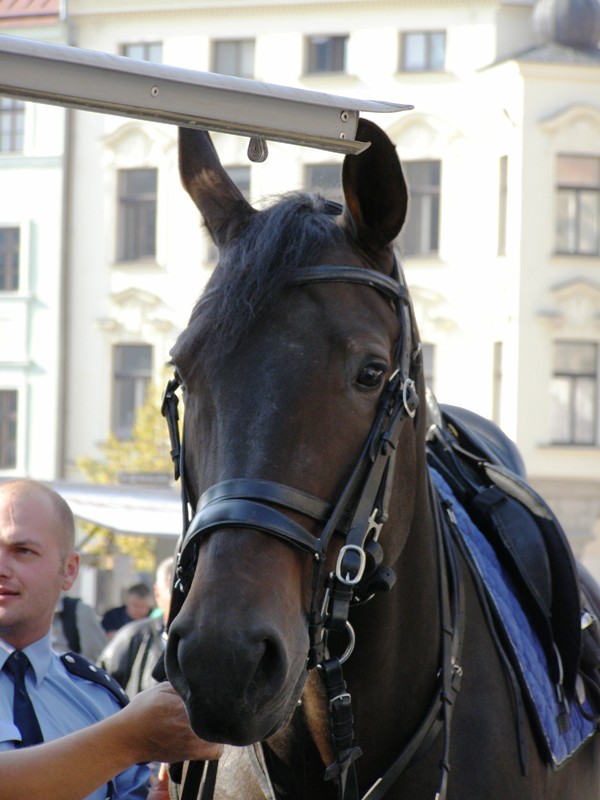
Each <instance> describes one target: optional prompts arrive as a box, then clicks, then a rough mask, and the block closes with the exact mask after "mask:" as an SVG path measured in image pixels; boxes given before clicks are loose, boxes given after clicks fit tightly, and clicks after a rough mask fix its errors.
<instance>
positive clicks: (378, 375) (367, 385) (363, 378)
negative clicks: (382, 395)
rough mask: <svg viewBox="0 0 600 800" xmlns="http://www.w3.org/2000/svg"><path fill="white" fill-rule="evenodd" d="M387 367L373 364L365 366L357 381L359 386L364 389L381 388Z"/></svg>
mask: <svg viewBox="0 0 600 800" xmlns="http://www.w3.org/2000/svg"><path fill="white" fill-rule="evenodd" d="M386 370H387V367H386V365H385V364H381V363H377V362H372V363H371V364H367V365H366V366H364V367H363V368H362V369H361V371H360V372H359V374H358V377H357V379H356V384H357V386H360V387H361V388H363V389H376V388H377V387H378V386H380V384H381V382H382V380H383V376H384V375H385V373H386Z"/></svg>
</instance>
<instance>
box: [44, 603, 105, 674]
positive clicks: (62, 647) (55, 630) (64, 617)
mask: <svg viewBox="0 0 600 800" xmlns="http://www.w3.org/2000/svg"><path fill="white" fill-rule="evenodd" d="M107 641H108V637H107V635H106V632H105V631H104V628H103V627H102V625H101V624H100V620H99V619H98V615H97V614H96V612H95V611H94V609H93V608H92V607H91V606H89V605H88V604H87V603H84V602H83V600H81V599H80V598H79V597H70V596H69V595H66V594H65V595H62V596H61V597H60V599H59V601H58V603H57V604H56V608H55V610H54V619H53V620H52V647H53V648H54V650H56V651H57V652H58V653H65V652H67V651H68V650H71V651H72V652H74V653H81V655H82V656H85V658H87V659H88V660H89V661H96V659H97V658H98V656H99V655H100V653H101V652H102V650H103V649H104V647H105V646H106V643H107Z"/></svg>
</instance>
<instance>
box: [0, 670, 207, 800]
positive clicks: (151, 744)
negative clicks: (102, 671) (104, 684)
mask: <svg viewBox="0 0 600 800" xmlns="http://www.w3.org/2000/svg"><path fill="white" fill-rule="evenodd" d="M221 752H222V746H221V745H213V744H208V743H207V742H204V741H202V740H201V739H199V738H198V737H197V736H196V735H195V734H194V733H192V731H191V729H190V727H189V724H188V721H187V715H186V713H185V708H184V705H183V703H182V701H181V699H180V698H179V696H178V695H177V694H176V693H175V692H174V691H173V689H171V688H170V686H169V685H168V684H165V683H162V684H159V685H157V686H154V687H152V688H151V689H148V690H147V691H145V692H142V693H141V694H139V695H136V697H135V698H134V699H133V700H132V702H131V703H130V705H128V706H127V707H126V708H124V709H123V710H122V711H119V712H118V713H117V714H113V715H112V716H111V717H108V718H107V719H104V720H102V722H98V723H96V724H95V725H92V726H90V727H89V728H84V729H83V730H80V731H77V732H76V733H72V734H69V736H64V737H63V738H61V739H56V740H55V741H53V742H47V743H46V744H41V745H37V746H36V747H29V748H26V749H24V750H12V751H6V752H2V753H0V800H45V799H46V798H47V797H48V787H49V786H51V787H52V798H53V800H81V798H82V797H85V796H87V795H88V794H91V792H93V791H94V789H97V788H98V787H99V786H101V785H102V784H103V783H106V782H107V781H108V780H110V779H111V778H112V777H114V776H115V775H117V774H118V773H119V772H122V771H123V770H125V769H127V768H128V767H130V766H131V765H132V764H136V763H140V762H146V761H185V760H189V759H215V758H219V756H220V755H221Z"/></svg>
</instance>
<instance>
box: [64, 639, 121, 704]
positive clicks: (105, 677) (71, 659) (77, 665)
mask: <svg viewBox="0 0 600 800" xmlns="http://www.w3.org/2000/svg"><path fill="white" fill-rule="evenodd" d="M60 660H61V661H62V663H63V665H64V667H65V669H66V670H67V672H70V673H71V675H77V677H78V678H84V679H85V680H86V681H91V682H92V683H97V684H98V685H100V686H103V687H104V688H105V689H107V690H108V691H109V692H110V693H111V694H112V695H113V696H114V697H115V698H116V700H117V702H118V703H119V705H120V706H121V707H122V708H123V707H124V706H126V705H127V704H128V703H129V698H128V697H127V692H126V691H125V689H123V688H122V686H120V685H119V683H118V682H117V681H116V680H115V679H114V678H113V677H112V676H111V675H109V674H108V672H106V671H105V670H103V669H102V667H98V666H96V664H93V663H92V662H91V661H88V660H87V658H84V657H83V656H82V655H80V654H79V653H64V654H63V655H62V656H61V657H60Z"/></svg>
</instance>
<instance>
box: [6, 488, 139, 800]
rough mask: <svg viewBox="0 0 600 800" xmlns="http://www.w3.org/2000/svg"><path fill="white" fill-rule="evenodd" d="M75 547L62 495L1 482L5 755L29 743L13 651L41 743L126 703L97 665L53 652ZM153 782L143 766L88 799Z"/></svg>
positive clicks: (134, 794) (135, 794)
mask: <svg viewBox="0 0 600 800" xmlns="http://www.w3.org/2000/svg"><path fill="white" fill-rule="evenodd" d="M74 544H75V526H74V522H73V514H72V513H71V510H70V508H69V506H68V505H67V503H66V502H65V501H64V500H63V499H62V498H61V497H60V495H58V494H56V492H54V491H52V490H51V489H50V488H48V487H47V486H44V485H43V484H41V483H38V482H36V481H31V480H17V481H10V482H8V483H3V484H0V751H2V750H10V749H13V748H15V747H21V746H26V745H27V744H30V743H31V742H30V741H29V740H28V739H27V737H28V736H29V735H30V734H26V733H25V731H24V730H20V729H19V727H18V725H17V724H16V722H15V719H14V714H13V698H14V696H15V687H17V690H16V692H17V695H19V693H20V690H19V689H18V686H17V678H16V676H15V674H14V669H13V668H12V667H11V666H10V663H11V662H12V661H14V658H15V656H13V653H14V652H15V651H20V654H18V655H17V656H16V659H17V661H18V662H19V663H23V662H24V663H25V664H26V665H27V668H26V672H25V689H26V692H27V694H28V695H29V697H30V698H31V703H32V705H33V710H34V712H35V716H36V717H37V726H36V725H34V728H36V729H37V736H38V737H39V736H40V735H41V737H42V738H43V740H44V741H51V740H53V739H57V738H59V737H61V736H64V735H66V734H68V733H73V732H74V731H78V730H81V729H82V728H85V727H87V726H88V725H91V724H92V723H94V722H98V721H100V720H102V719H104V718H106V717H108V716H109V715H111V714H114V713H115V712H116V711H118V710H119V709H120V708H121V707H122V706H123V705H124V704H125V703H126V702H127V698H126V696H124V692H123V690H122V689H120V687H119V686H118V685H117V684H116V682H115V681H114V680H113V679H112V678H110V676H108V675H106V673H104V672H103V671H102V670H100V669H99V668H98V667H96V666H94V665H93V664H91V663H90V662H88V661H87V660H86V659H84V658H83V657H81V656H79V655H77V654H75V653H67V654H65V655H62V656H59V655H58V654H57V653H55V652H54V651H53V650H52V647H51V626H52V618H53V615H54V609H55V606H56V603H57V600H58V598H59V597H60V594H61V592H63V591H67V590H68V589H70V588H71V586H72V585H73V583H74V581H75V579H76V577H77V573H78V570H79V554H78V553H77V552H76V551H75V547H74ZM7 662H8V663H7ZM24 739H25V741H24ZM38 740H39V739H38ZM148 778H149V770H148V768H147V767H146V766H134V767H132V768H130V769H128V770H126V771H125V772H122V773H121V774H120V775H118V776H117V777H116V778H114V780H113V781H111V782H109V784H107V785H105V786H103V787H102V788H101V789H99V790H98V791H96V792H94V793H93V794H91V795H89V799H88V800H104V798H111V797H115V798H116V797H118V798H127V799H128V800H129V799H131V800H133V799H134V798H135V799H137V798H139V799H140V800H141V798H146V796H147V792H148V789H147V782H148Z"/></svg>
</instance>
